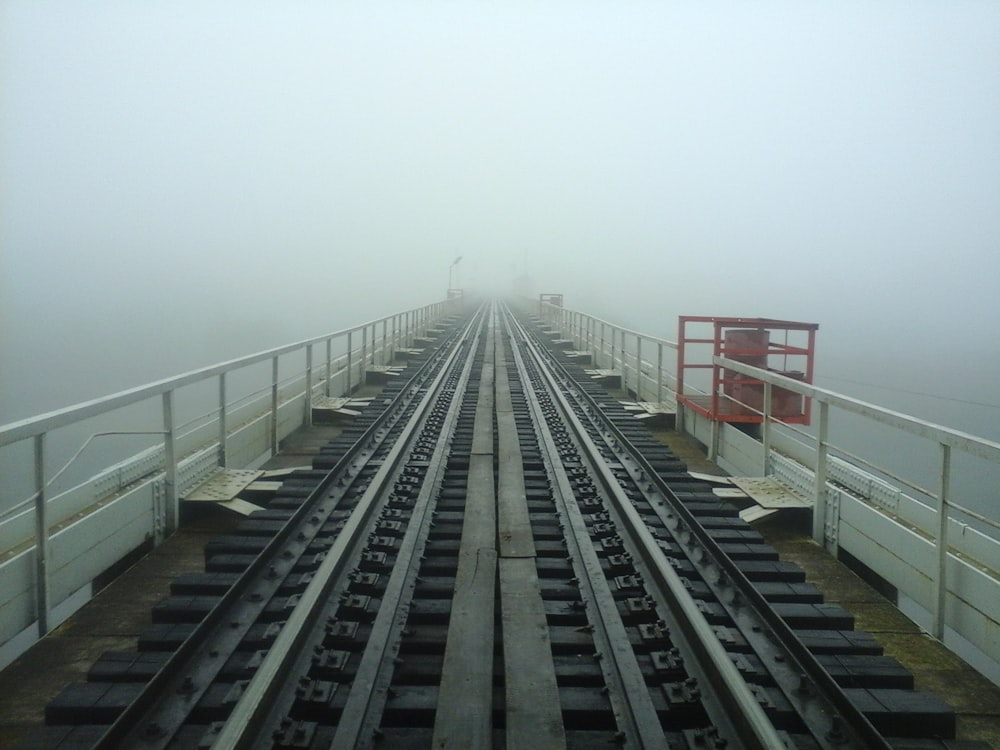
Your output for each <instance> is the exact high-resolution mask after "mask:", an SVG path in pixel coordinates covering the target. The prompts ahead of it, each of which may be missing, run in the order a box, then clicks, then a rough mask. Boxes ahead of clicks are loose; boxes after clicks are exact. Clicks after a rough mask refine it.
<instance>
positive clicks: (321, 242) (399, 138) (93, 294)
mask: <svg viewBox="0 0 1000 750" xmlns="http://www.w3.org/2000/svg"><path fill="white" fill-rule="evenodd" d="M997 60H1000V6H997V5H995V4H988V3H975V2H957V3H930V2H889V3H883V4H879V5H878V6H875V7H871V6H867V5H862V4H850V3H841V4H836V5H831V6H829V7H826V6H819V7H816V6H803V5H801V4H799V3H791V2H764V3H755V4H753V5H752V6H749V5H744V4H735V3H733V4H719V5H716V6H713V7H705V6H704V5H702V4H696V3H672V4H660V3H642V2H640V3H634V4H629V5H627V6H620V5H618V4H614V5H612V4H600V3H586V2H584V3H574V4H560V3H554V4H546V5H545V6H543V7H537V6H536V5H533V4H527V3H517V2H515V3H505V4H503V5H502V6H501V7H475V6H461V7H459V6H455V5H449V4H434V3H431V4H421V5H420V6H415V7H412V8H408V7H404V6H400V5H394V4H385V3H371V4H366V5H364V6H357V7H351V6H338V7H328V6H326V5H323V4H312V3H296V4H293V5H290V6H289V5H288V4H279V3H261V4H254V5H253V6H251V7H248V6H246V5H245V4H240V3H233V2H223V1H218V2H207V3H199V4H191V5H188V4H180V5H176V4H175V5H169V6H144V5H136V4H134V3H124V2H113V1H111V0H100V1H99V2H96V3H88V4H86V6H78V5H75V4H70V3H65V2H57V1H52V2H39V0H10V1H9V2H5V3H3V4H2V5H0V110H2V112H3V113H4V114H3V117H2V119H0V164H2V165H3V168H2V170H0V422H2V423H8V422H10V421H14V420H17V419H20V418H24V417H28V416H31V415H34V414H37V413H40V412H44V411H47V410H50V409H53V408H57V407H60V406H65V405H68V404H72V403H76V402H79V401H81V400H85V399H89V398H93V397H96V396H100V395H104V394H107V393H110V392H114V391H117V390H121V389H123V388H126V387H130V386H134V385H138V384H141V383H145V382H148V381H151V380H155V379H158V378H162V377H166V376H169V375H173V374H176V373H179V372H182V371H186V370H189V369H193V368H196V367H201V366H205V365H208V364H212V363H214V362H218V361H221V360H225V359H228V358H232V357H236V356H241V355H245V354H249V353H252V352H255V351H260V350H263V349H266V348H269V347H272V346H277V345H279V344H284V343H287V342H289V341H292V340H300V339H304V338H308V337H312V336H317V335H320V334H323V333H326V332H329V331H333V330H337V329H340V328H345V327H348V326H351V325H355V324H358V323H361V322H364V321H366V320H370V319H373V318H377V317H381V316H382V315H385V314H388V313H391V312H395V311H399V310H403V309H407V308H411V307H415V306H418V305H422V304H426V303H428V302H431V301H434V300H437V299H441V298H443V297H444V295H445V291H446V289H447V287H448V285H449V284H450V283H452V284H455V285H456V286H461V287H465V288H468V289H470V290H473V289H475V290H480V291H482V292H484V293H490V294H494V293H507V292H509V291H511V290H512V289H513V288H514V287H515V284H514V281H515V279H518V278H522V279H523V278H526V279H527V280H528V282H527V285H526V286H525V287H523V288H524V289H525V290H526V291H529V292H530V293H532V294H537V293H538V292H561V293H563V294H565V295H566V304H567V305H568V306H569V307H572V308H574V309H580V310H585V311H587V312H590V313H592V314H594V315H597V316H599V317H603V318H606V319H608V320H611V321H614V322H616V323H620V324H622V325H624V326H626V327H629V328H634V329H638V330H642V331H648V332H649V333H652V334H656V335H660V336H663V337H664V338H668V339H674V338H676V321H677V316H678V315H685V314H686V315H741V316H762V317H775V318H786V319H794V320H804V321H809V322H816V323H819V324H820V331H819V335H818V340H817V341H818V355H817V360H818V368H817V383H818V384H819V385H821V386H824V387H829V388H831V389H835V390H840V391H843V392H846V393H848V394H851V395H855V396H857V397H859V398H863V399H865V400H870V401H874V402H877V403H881V404H884V405H886V406H888V407H890V408H894V409H897V410H900V411H905V412H912V413H914V414H916V415H917V416H921V417H923V418H926V419H929V420H932V421H935V422H941V423H944V424H947V425H950V426H953V427H956V428H958V429H962V430H965V431H968V432H972V433H975V434H980V435H983V436H985V437H989V438H992V439H994V440H1000V419H998V417H1000V409H998V408H997V405H998V404H1000V395H998V394H997V393H996V385H995V376H994V373H996V372H998V371H1000V346H998V345H997V343H996V341H997V331H996V330H995V328H996V326H997V323H998V322H1000V294H998V293H997V292H998V287H997V279H998V278H1000V247H998V245H1000V211H997V206H1000V179H998V175H1000V138H998V137H997V133H1000V100H998V99H997V97H996V96H995V92H996V91H998V90H1000V66H997V65H996V61H997ZM459 256H461V257H462V260H461V262H460V263H459V264H458V265H457V266H454V261H455V258H456V257H459ZM918 394H932V395H933V396H936V397H934V398H932V397H930V396H922V395H918ZM942 397H944V398H942ZM968 402H972V403H968ZM844 431H845V432H846V433H847V434H848V436H849V437H850V439H851V440H853V441H855V442H856V443H857V444H859V445H861V446H862V447H864V446H865V445H867V442H876V443H877V442H882V441H880V439H879V438H877V437H875V438H869V437H866V436H865V435H863V434H858V435H854V434H852V433H853V432H855V430H854V428H853V427H845V428H844ZM866 441H867V442H866ZM901 460H904V461H905V460H906V456H903V457H902V458H901ZM921 460H923V459H921ZM973 492H974V493H976V494H978V495H981V496H982V501H981V505H982V507H983V508H993V509H995V508H996V503H997V501H996V500H995V499H994V498H993V497H992V496H991V494H990V493H991V490H990V489H989V488H988V487H985V486H981V487H976V488H974V489H973ZM994 512H995V511H994Z"/></svg>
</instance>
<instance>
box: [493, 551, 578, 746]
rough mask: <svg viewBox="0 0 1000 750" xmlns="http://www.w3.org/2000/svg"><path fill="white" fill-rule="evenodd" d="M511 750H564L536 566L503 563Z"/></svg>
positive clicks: (513, 561)
mask: <svg viewBox="0 0 1000 750" xmlns="http://www.w3.org/2000/svg"><path fill="white" fill-rule="evenodd" d="M500 609H501V621H502V623H503V633H504V639H503V654H504V684H505V685H506V707H507V716H506V724H507V747H508V748H510V750H515V749H518V750H519V749H520V748H525V747H530V748H535V749H536V750H545V749H548V748H565V747H566V732H565V729H564V728H563V721H562V709H561V706H560V703H559V687H558V685H557V684H556V670H555V665H554V663H553V660H552V645H551V643H550V641H549V627H548V623H547V622H546V620H545V607H544V605H543V603H542V592H541V587H540V586H539V583H538V573H537V571H536V569H535V561H534V560H533V559H526V558H507V559H501V560H500Z"/></svg>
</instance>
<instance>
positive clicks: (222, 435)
mask: <svg viewBox="0 0 1000 750" xmlns="http://www.w3.org/2000/svg"><path fill="white" fill-rule="evenodd" d="M227 401H228V399H227V397H226V373H224V372H220V373H219V466H221V467H222V468H226V463H227V461H228V460H229V459H228V454H229V425H228V424H227V423H228V413H227V404H226V402H227Z"/></svg>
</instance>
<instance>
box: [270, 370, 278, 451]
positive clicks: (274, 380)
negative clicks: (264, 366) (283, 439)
mask: <svg viewBox="0 0 1000 750" xmlns="http://www.w3.org/2000/svg"><path fill="white" fill-rule="evenodd" d="M271 455H272V456H276V455H278V358H277V356H275V357H272V358H271Z"/></svg>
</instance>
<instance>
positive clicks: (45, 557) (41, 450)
mask: <svg viewBox="0 0 1000 750" xmlns="http://www.w3.org/2000/svg"><path fill="white" fill-rule="evenodd" d="M35 487H36V489H37V492H36V494H35V615H36V616H37V618H38V637H39V638H42V637H43V636H45V634H46V633H48V632H49V614H50V610H51V602H50V600H49V521H48V508H47V507H46V506H47V502H48V498H46V496H45V433H44V432H43V433H42V434H40V435H35Z"/></svg>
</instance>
